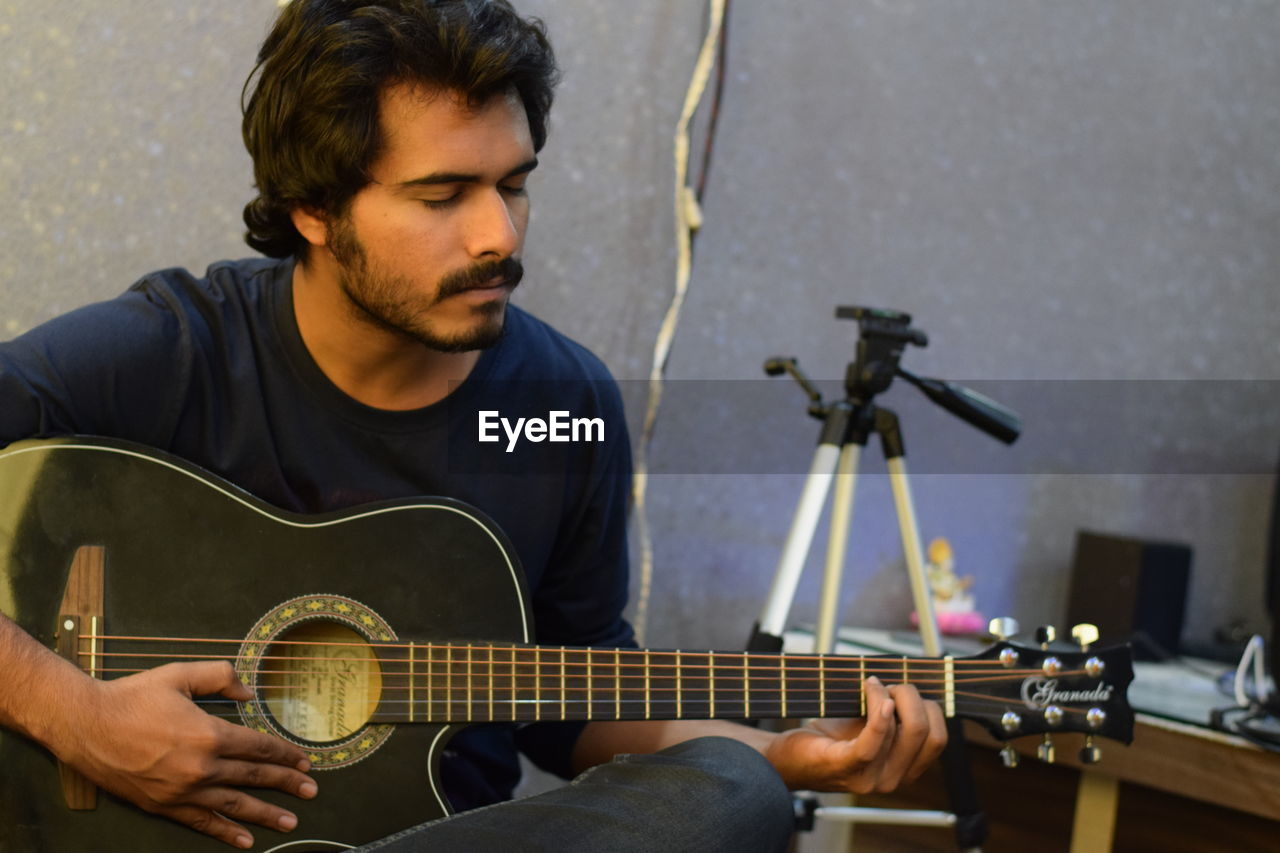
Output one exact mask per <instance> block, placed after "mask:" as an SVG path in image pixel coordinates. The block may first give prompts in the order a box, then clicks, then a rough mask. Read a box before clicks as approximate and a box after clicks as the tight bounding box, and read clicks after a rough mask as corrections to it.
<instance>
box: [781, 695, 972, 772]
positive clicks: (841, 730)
mask: <svg viewBox="0 0 1280 853" xmlns="http://www.w3.org/2000/svg"><path fill="white" fill-rule="evenodd" d="M863 690H864V691H866V695H867V716H866V717H865V718H862V719H856V720H814V721H812V722H810V723H808V724H807V725H805V726H802V727H801V728H798V729H791V730H789V731H785V732H782V733H781V734H779V735H778V736H777V737H776V739H775V740H774V741H773V743H772V744H770V745H769V747H768V748H767V750H766V751H765V757H766V758H768V759H769V761H770V762H771V763H772V764H773V766H774V767H775V768H776V769H777V771H778V773H779V774H780V775H781V776H782V778H783V780H784V781H785V782H786V783H787V785H788V786H789V787H791V788H793V789H803V790H811V791H847V792H850V793H854V794H869V793H872V792H880V793H883V792H886V791H891V790H893V789H894V788H896V787H898V785H899V784H901V783H903V782H910V781H912V780H914V779H915V778H916V777H917V776H919V775H920V774H921V773H923V772H924V769H925V768H926V767H928V766H929V764H931V763H932V762H933V761H934V760H935V759H936V758H937V757H938V756H939V755H940V754H941V753H942V749H943V747H944V746H946V744H947V728H946V720H945V719H944V717H943V715H942V709H941V708H940V707H939V706H938V703H936V702H930V701H926V700H924V699H922V698H921V697H920V693H919V692H918V691H917V690H916V688H915V687H914V686H912V685H909V684H907V685H903V684H898V685H894V686H892V687H885V686H884V685H883V684H881V683H880V681H879V680H878V679H875V678H869V679H867V680H866V682H865V683H864V684H863Z"/></svg>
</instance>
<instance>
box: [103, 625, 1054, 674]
mask: <svg viewBox="0 0 1280 853" xmlns="http://www.w3.org/2000/svg"><path fill="white" fill-rule="evenodd" d="M335 624H336V623H335ZM79 640H80V641H81V642H88V641H103V640H128V641H134V642H159V643H219V644H223V645H232V646H236V647H237V648H238V647H240V646H242V645H244V644H245V643H246V642H253V643H258V644H265V645H268V646H274V645H283V646H313V647H332V648H356V649H362V648H370V647H375V648H379V649H405V650H408V649H413V650H414V651H415V652H416V651H422V650H427V651H430V650H432V649H439V650H447V651H449V652H457V651H499V652H513V653H514V652H526V653H534V654H539V653H540V654H559V653H560V652H561V651H562V649H561V647H559V646H537V645H517V644H502V645H494V644H488V643H391V642H380V641H377V642H375V641H363V640H362V641H359V642H336V641H316V640H285V639H275V638H268V639H263V640H250V639H248V638H244V639H238V640H236V639H214V638H205V637H136V636H126V635H113V634H81V635H80V636H79ZM563 651H565V652H568V653H571V654H602V653H608V654H613V653H614V652H618V653H621V654H622V655H623V656H627V657H642V656H643V655H644V654H645V653H646V652H647V653H648V654H650V655H677V656H687V655H711V654H717V655H719V654H738V655H741V654H742V653H741V652H724V651H718V650H711V651H685V650H676V649H648V650H646V649H626V648H595V647H587V646H568V647H565V648H564V649H563ZM1064 654H1065V652H1064ZM1073 654H1078V653H1077V652H1073ZM215 657H221V656H215ZM754 657H756V658H758V659H769V660H779V659H781V658H783V657H785V659H786V660H789V661H799V660H810V661H817V660H818V659H819V658H821V659H824V660H826V661H828V662H830V661H833V660H847V661H852V662H855V663H856V662H858V661H861V660H864V659H865V660H867V661H874V660H882V661H894V662H895V663H898V664H899V665H901V662H902V661H904V660H905V661H907V662H909V663H911V662H919V663H935V664H941V663H943V662H944V661H943V659H942V658H936V657H914V656H911V655H894V654H892V653H890V654H879V655H861V656H860V655H817V654H803V653H800V654H787V655H775V656H770V655H763V654H756V655H754ZM344 660H350V658H344ZM379 660H381V659H379ZM952 663H953V664H954V665H957V666H959V665H967V666H974V665H979V666H980V665H990V664H991V663H992V661H989V660H986V659H973V658H953V659H952Z"/></svg>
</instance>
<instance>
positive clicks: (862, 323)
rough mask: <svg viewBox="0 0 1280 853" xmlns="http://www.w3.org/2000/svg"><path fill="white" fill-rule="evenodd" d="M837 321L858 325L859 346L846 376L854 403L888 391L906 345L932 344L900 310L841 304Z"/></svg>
mask: <svg viewBox="0 0 1280 853" xmlns="http://www.w3.org/2000/svg"><path fill="white" fill-rule="evenodd" d="M836 319H837V320H855V321H857V323H858V346H857V349H856V351H855V356H854V360H853V361H852V362H851V363H850V364H849V366H848V367H847V368H846V369H845V374H844V390H845V393H846V394H848V395H849V399H850V400H852V401H853V402H854V403H869V402H871V398H872V397H874V396H875V395H876V394H879V393H880V392H882V391H885V390H887V389H888V388H889V385H890V384H891V383H892V382H893V377H894V376H895V375H897V373H898V369H899V368H898V362H899V361H901V360H902V351H903V350H905V349H906V348H907V344H914V345H915V346H918V347H924V346H928V345H929V338H928V337H927V336H926V335H925V333H924V332H922V331H920V330H919V329H913V328H911V315H910V314H904V313H903V312H901V311H890V310H887V309H884V308H862V307H860V306H857V305H841V306H839V307H838V308H836Z"/></svg>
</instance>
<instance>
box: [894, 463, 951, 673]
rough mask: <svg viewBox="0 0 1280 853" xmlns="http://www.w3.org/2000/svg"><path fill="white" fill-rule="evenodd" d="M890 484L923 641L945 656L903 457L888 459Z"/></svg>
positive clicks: (932, 654)
mask: <svg viewBox="0 0 1280 853" xmlns="http://www.w3.org/2000/svg"><path fill="white" fill-rule="evenodd" d="M888 465H889V482H890V484H891V485H892V486H893V502H894V504H895V505H896V506H897V509H898V527H899V529H900V531H901V534H902V550H903V552H904V553H905V554H906V557H907V577H908V578H909V579H910V581H911V599H912V602H913V603H914V604H915V606H916V615H917V616H918V617H919V619H920V641H921V643H923V645H924V653H925V654H926V655H929V656H930V657H939V656H941V654H942V636H941V635H940V634H939V633H938V622H937V620H936V619H934V616H933V598H932V596H931V595H930V593H929V581H928V578H927V577H926V575H925V571H924V552H923V550H922V549H921V547H920V529H919V528H918V527H917V526H916V511H915V506H914V504H913V503H912V501H911V485H910V483H908V482H907V464H906V462H905V461H904V459H903V457H901V456H897V457H893V458H890V459H889V460H888Z"/></svg>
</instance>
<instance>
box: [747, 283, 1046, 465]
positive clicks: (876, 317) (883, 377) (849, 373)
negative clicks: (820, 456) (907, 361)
mask: <svg viewBox="0 0 1280 853" xmlns="http://www.w3.org/2000/svg"><path fill="white" fill-rule="evenodd" d="M836 319H838V320H854V321H856V322H857V323H858V344H857V347H856V349H855V352H854V360H853V361H852V362H850V364H849V366H848V367H847V368H845V376H844V388H845V394H846V395H848V399H847V401H846V403H847V404H851V405H852V406H853V407H854V408H855V409H863V408H868V407H870V406H871V404H872V400H873V399H874V398H875V396H876V395H877V394H880V393H883V392H884V391H886V390H888V388H889V386H890V385H891V384H892V383H893V379H894V377H895V376H901V377H902V378H903V379H906V380H907V381H908V382H910V383H911V384H912V385H914V386H916V387H917V388H919V389H920V390H921V391H923V392H924V395H925V396H926V397H928V398H929V399H930V400H932V401H933V402H935V403H937V404H938V405H939V406H942V408H944V409H946V410H947V411H948V412H950V413H951V414H953V415H955V416H956V417H958V418H960V419H961V420H963V421H965V422H967V423H969V424H972V425H973V426H975V427H977V428H978V429H980V430H982V431H983V432H985V433H987V434H988V435H990V436H992V437H993V438H997V439H999V440H1000V441H1003V442H1004V443H1005V444H1013V442H1014V441H1015V440H1017V438H1018V435H1019V434H1020V433H1021V432H1022V419H1021V418H1020V417H1018V414H1017V412H1014V411H1013V410H1011V409H1008V408H1006V407H1004V406H1002V405H1000V404H999V403H997V402H996V401H994V400H992V399H991V398H989V397H985V396H983V395H982V394H979V393H978V392H976V391H973V390H971V389H969V388H965V387H964V386H962V385H957V384H956V383H954V382H947V381H945V380H941V379H930V378H928V377H922V376H917V375H916V374H914V373H912V372H911V371H909V370H907V369H906V368H904V367H902V365H901V364H900V362H901V360H902V353H903V351H904V350H905V349H906V348H907V346H908V345H909V344H910V345H914V346H918V347H923V346H928V345H929V338H928V336H927V335H925V333H924V332H922V331H920V330H919V329H915V328H912V326H911V315H910V314H906V313H903V312H901V311H891V310H888V309H884V308H864V307H861V306H857V305H841V306H839V307H837V308H836ZM764 371H765V373H767V374H768V375H770V376H778V375H781V374H782V373H788V374H790V375H791V378H793V379H794V380H795V381H796V382H798V383H799V384H800V387H801V388H803V389H804V391H805V393H806V394H807V395H808V396H809V414H810V415H812V416H813V417H815V418H818V419H819V420H821V419H823V418H825V417H826V415H827V413H828V411H829V407H828V406H827V405H826V404H825V403H824V402H823V400H822V394H821V393H819V392H818V390H817V388H815V387H814V385H813V383H811V382H810V381H809V379H808V377H807V376H805V375H804V373H803V372H802V371H801V370H800V367H799V365H798V364H797V363H796V360H795V359H794V358H784V357H781V356H775V357H774V358H771V359H769V360H768V361H766V362H765V363H764Z"/></svg>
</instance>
